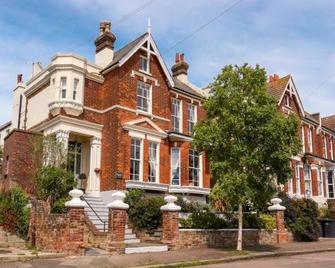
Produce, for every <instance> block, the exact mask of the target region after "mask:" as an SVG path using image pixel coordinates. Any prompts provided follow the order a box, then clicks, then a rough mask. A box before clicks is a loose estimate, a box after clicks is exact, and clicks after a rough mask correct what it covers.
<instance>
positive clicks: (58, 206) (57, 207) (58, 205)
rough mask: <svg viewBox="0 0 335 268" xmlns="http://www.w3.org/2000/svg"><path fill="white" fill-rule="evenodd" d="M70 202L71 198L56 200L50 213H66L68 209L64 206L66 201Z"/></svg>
mask: <svg viewBox="0 0 335 268" xmlns="http://www.w3.org/2000/svg"><path fill="white" fill-rule="evenodd" d="M69 200H71V197H70V196H68V197H62V198H59V199H57V200H56V201H55V202H54V203H53V206H52V208H51V213H66V212H67V211H68V208H67V207H66V206H65V203H66V202H67V201H69Z"/></svg>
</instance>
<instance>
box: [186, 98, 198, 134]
mask: <svg viewBox="0 0 335 268" xmlns="http://www.w3.org/2000/svg"><path fill="white" fill-rule="evenodd" d="M191 107H192V108H193V118H192V119H193V120H191ZM187 113H188V117H187V127H188V133H189V135H192V130H193V129H194V126H195V124H196V123H197V121H198V118H197V117H198V116H197V106H196V105H194V104H192V103H188V105H187ZM191 125H192V129H191Z"/></svg>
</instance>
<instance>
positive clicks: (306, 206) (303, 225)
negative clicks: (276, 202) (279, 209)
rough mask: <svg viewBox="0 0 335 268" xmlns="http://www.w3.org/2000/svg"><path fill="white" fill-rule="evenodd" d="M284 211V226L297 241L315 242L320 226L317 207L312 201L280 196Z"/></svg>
mask: <svg viewBox="0 0 335 268" xmlns="http://www.w3.org/2000/svg"><path fill="white" fill-rule="evenodd" d="M280 198H281V199H282V200H283V203H282V205H283V206H285V207H286V210H285V224H286V226H287V228H288V229H289V230H291V231H292V233H293V235H294V238H295V239H296V240H298V241H317V240H318V239H319V233H320V225H319V222H318V205H317V203H316V202H315V201H313V200H312V199H306V198H302V199H293V198H290V197H288V196H287V195H286V194H285V193H281V194H280Z"/></svg>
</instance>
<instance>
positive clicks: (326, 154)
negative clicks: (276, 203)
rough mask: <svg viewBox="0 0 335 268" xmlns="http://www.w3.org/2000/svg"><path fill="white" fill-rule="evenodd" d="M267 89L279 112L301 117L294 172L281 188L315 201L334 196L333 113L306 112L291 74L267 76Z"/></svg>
mask: <svg viewBox="0 0 335 268" xmlns="http://www.w3.org/2000/svg"><path fill="white" fill-rule="evenodd" d="M268 92H269V93H270V94H271V95H272V96H273V97H274V98H275V99H276V100H277V101H278V110H279V111H280V112H282V113H284V114H290V113H295V114H297V115H298V116H299V118H300V120H301V127H300V133H299V135H300V137H301V141H302V145H303V146H302V147H303V148H302V151H301V153H299V154H298V155H297V156H294V157H293V158H292V168H293V170H294V172H293V176H292V179H290V180H289V181H288V183H286V184H285V186H284V188H285V191H286V192H288V193H289V194H290V195H294V196H297V197H301V196H305V197H311V198H313V199H314V200H315V201H317V202H318V203H319V205H323V204H324V203H326V202H327V199H334V197H335V196H334V189H335V188H334V183H335V178H334V175H335V174H334V170H335V159H334V148H335V146H334V145H335V144H334V135H335V116H329V117H324V118H321V116H320V114H319V113H316V114H310V113H307V112H306V111H305V110H304V107H303V105H302V102H301V99H300V97H299V94H298V91H297V88H296V86H295V83H294V81H293V78H292V76H291V75H287V76H285V77H282V78H279V76H278V75H273V76H270V79H269V84H268Z"/></svg>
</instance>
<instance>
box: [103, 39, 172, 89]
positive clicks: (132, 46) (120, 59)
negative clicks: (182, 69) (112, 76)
mask: <svg viewBox="0 0 335 268" xmlns="http://www.w3.org/2000/svg"><path fill="white" fill-rule="evenodd" d="M146 42H149V44H150V46H149V47H150V48H151V47H152V49H153V52H154V53H153V54H154V55H155V56H156V57H157V59H158V61H159V63H160V65H161V67H162V69H163V71H164V73H165V75H166V77H167V80H168V82H169V84H170V86H171V87H174V81H173V78H172V76H171V74H170V72H169V69H168V68H167V66H166V64H165V62H164V61H163V58H162V56H161V55H160V52H159V50H158V48H157V45H156V43H155V41H154V39H153V38H152V35H151V34H150V33H144V34H142V35H141V36H139V37H137V38H136V39H135V40H133V41H131V42H130V43H128V44H127V45H125V46H124V47H122V48H121V49H119V50H117V51H116V52H115V54H114V58H113V61H112V62H111V63H110V64H109V65H107V67H106V68H105V69H104V70H102V73H106V72H108V70H109V69H110V68H112V67H114V66H122V65H123V64H124V63H125V62H126V61H127V60H128V59H129V58H130V57H131V56H133V55H134V54H135V53H136V52H137V51H138V50H139V49H140V48H141V47H142V46H143V45H144V44H145V43H146Z"/></svg>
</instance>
